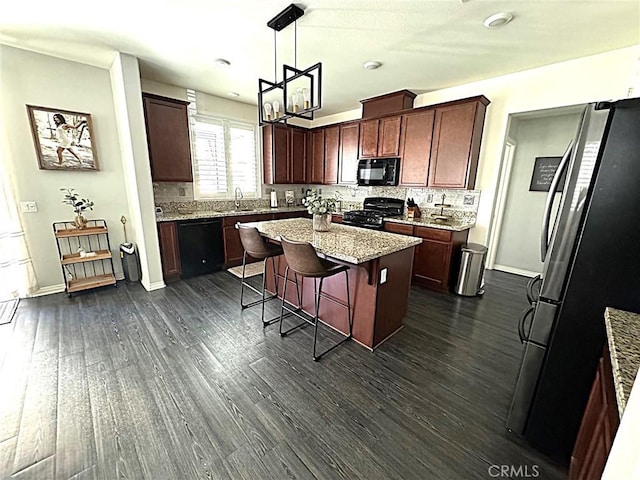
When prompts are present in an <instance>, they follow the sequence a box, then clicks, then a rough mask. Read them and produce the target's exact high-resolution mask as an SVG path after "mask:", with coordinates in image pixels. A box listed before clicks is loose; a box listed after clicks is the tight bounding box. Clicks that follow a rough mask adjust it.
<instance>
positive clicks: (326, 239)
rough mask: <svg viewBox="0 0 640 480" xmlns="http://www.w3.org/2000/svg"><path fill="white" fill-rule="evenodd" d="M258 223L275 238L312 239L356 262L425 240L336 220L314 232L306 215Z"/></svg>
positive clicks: (326, 252) (328, 251) (318, 245)
mask: <svg viewBox="0 0 640 480" xmlns="http://www.w3.org/2000/svg"><path fill="white" fill-rule="evenodd" d="M255 226H256V227H257V228H258V230H259V231H260V233H261V234H262V235H264V236H265V237H267V238H270V239H272V240H279V238H280V236H284V237H285V238H287V239H289V240H294V241H297V242H309V243H311V244H312V245H313V246H314V247H315V248H316V250H317V251H318V253H321V254H323V255H326V256H328V257H331V258H334V259H337V260H342V261H344V262H348V263H352V264H356V265H357V264H360V263H365V262H367V261H369V260H373V259H376V258H380V257H383V256H385V255H390V254H392V253H396V252H399V251H400V250H405V249H407V248H410V247H415V246H417V245H419V244H420V243H421V242H422V240H421V239H419V238H416V237H409V236H407V235H397V234H395V233H388V232H381V231H377V230H367V229H364V228H356V227H350V226H347V225H340V224H335V223H334V224H332V225H331V229H330V231H328V232H314V231H313V228H312V221H311V220H310V219H306V218H292V219H288V220H271V221H267V222H256V223H255Z"/></svg>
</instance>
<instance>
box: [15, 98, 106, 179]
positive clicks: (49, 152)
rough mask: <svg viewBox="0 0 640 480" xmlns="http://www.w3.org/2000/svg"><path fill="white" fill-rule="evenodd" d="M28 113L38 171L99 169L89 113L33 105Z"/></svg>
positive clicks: (28, 109)
mask: <svg viewBox="0 0 640 480" xmlns="http://www.w3.org/2000/svg"><path fill="white" fill-rule="evenodd" d="M27 112H28V114H29V122H30V123H31V133H32V135H33V143H34V144H35V148H36V155H37V156H38V166H39V167H40V169H41V170H80V171H84V170H86V171H92V170H93V171H96V170H99V168H98V157H97V155H96V151H95V141H94V136H93V124H92V123H91V115H90V114H88V113H80V112H71V111H68V110H61V109H59V108H45V107H36V106H33V105H27Z"/></svg>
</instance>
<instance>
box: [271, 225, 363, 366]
mask: <svg viewBox="0 0 640 480" xmlns="http://www.w3.org/2000/svg"><path fill="white" fill-rule="evenodd" d="M280 243H281V245H282V250H283V251H284V258H285V259H286V260H287V268H286V270H285V279H286V278H288V274H289V269H291V270H293V273H294V278H295V281H296V287H297V286H298V275H300V276H301V277H303V278H305V277H307V278H312V279H313V296H314V307H315V312H314V315H313V318H312V319H308V318H306V317H304V316H303V315H301V314H300V311H301V309H302V303H301V302H300V298H298V308H297V309H295V310H292V309H290V308H289V307H287V306H286V305H285V301H284V299H285V297H286V293H287V283H286V281H285V284H284V288H283V292H282V306H281V308H280V335H281V336H283V337H284V336H285V335H288V334H289V333H291V332H293V331H294V330H297V329H299V328H301V327H303V326H305V325H307V324H310V325H313V326H314V331H313V360H314V361H316V362H317V361H318V360H319V359H320V357H322V356H323V355H325V354H326V353H329V352H330V351H331V350H333V349H334V348H336V347H338V346H340V345H342V344H343V343H345V342H346V341H348V340H350V339H351V338H352V337H353V320H352V318H351V297H350V294H349V272H348V270H349V267H348V266H346V265H340V264H338V263H334V262H330V261H329V260H326V259H323V258H320V257H318V254H317V252H316V249H315V248H313V245H311V244H310V243H307V242H294V241H291V240H287V239H286V238H284V237H281V240H280ZM342 272H344V275H345V280H346V287H347V303H346V305H345V304H344V303H342V302H337V301H336V300H333V299H332V300H333V301H335V302H336V303H338V304H340V305H342V306H344V307H346V308H347V321H348V323H349V335H345V338H343V339H342V340H340V341H339V342H338V343H336V344H335V345H333V346H332V347H329V348H328V349H326V350H325V351H324V352H322V353H320V354H316V344H317V339H318V323H319V321H318V314H319V312H320V298H321V297H322V282H323V281H324V279H325V278H327V277H331V276H333V275H337V274H338V273H342ZM318 279H319V280H320V281H319V282H318V281H317V280H318ZM285 310H286V311H287V312H289V314H293V315H295V316H297V317H298V318H301V319H302V320H304V321H303V322H302V323H300V324H299V325H296V326H295V327H291V328H289V329H288V330H286V331H284V332H283V331H282V318H283V316H284V312H285Z"/></svg>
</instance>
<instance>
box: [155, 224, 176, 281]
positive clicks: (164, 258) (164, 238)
mask: <svg viewBox="0 0 640 480" xmlns="http://www.w3.org/2000/svg"><path fill="white" fill-rule="evenodd" d="M158 239H159V242H160V260H161V262H162V274H163V276H164V281H165V282H172V281H176V280H179V279H180V274H181V273H182V264H181V262H180V247H179V244H178V226H177V225H176V222H160V223H159V224H158Z"/></svg>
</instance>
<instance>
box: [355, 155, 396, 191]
mask: <svg viewBox="0 0 640 480" xmlns="http://www.w3.org/2000/svg"><path fill="white" fill-rule="evenodd" d="M399 174H400V159H399V158H371V159H363V160H360V161H359V162H358V185H364V186H375V185H398V176H399Z"/></svg>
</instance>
